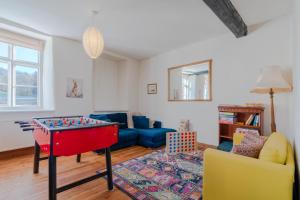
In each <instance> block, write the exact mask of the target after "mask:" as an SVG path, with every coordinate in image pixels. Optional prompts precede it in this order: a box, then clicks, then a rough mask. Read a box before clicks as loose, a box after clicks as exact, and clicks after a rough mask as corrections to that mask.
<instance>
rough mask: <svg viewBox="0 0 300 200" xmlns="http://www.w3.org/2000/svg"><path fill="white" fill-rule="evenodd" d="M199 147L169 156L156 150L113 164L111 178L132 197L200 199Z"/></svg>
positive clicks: (200, 153)
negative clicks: (186, 152) (194, 151)
mask: <svg viewBox="0 0 300 200" xmlns="http://www.w3.org/2000/svg"><path fill="white" fill-rule="evenodd" d="M202 157H203V156H202V151H199V152H196V153H189V154H183V153H180V154H177V155H174V156H170V155H167V154H165V153H164V151H156V152H153V153H151V154H147V155H145V156H143V157H139V158H135V159H132V160H129V161H126V162H123V163H120V164H117V165H114V167H113V182H114V184H115V185H116V186H117V187H118V188H119V189H120V190H122V191H123V192H125V193H127V194H128V195H129V196H130V197H131V198H132V199H138V200H150V199H164V200H176V199H185V200H188V199H190V200H192V199H200V198H201V194H202V174H203V165H202Z"/></svg>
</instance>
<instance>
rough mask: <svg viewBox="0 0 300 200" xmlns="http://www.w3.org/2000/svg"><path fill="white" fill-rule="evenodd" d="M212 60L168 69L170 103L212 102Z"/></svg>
mask: <svg viewBox="0 0 300 200" xmlns="http://www.w3.org/2000/svg"><path fill="white" fill-rule="evenodd" d="M211 68H212V60H204V61H199V62H194V63H190V64H185V65H179V66H176V67H172V68H169V69H168V81H169V95H168V96H169V97H168V100H169V101H211V100H212V92H211V90H212V89H211V82H212V81H211V77H212V75H211Z"/></svg>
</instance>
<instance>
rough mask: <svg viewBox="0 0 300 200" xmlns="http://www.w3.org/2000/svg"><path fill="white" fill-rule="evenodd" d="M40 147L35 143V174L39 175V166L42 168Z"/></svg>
mask: <svg viewBox="0 0 300 200" xmlns="http://www.w3.org/2000/svg"><path fill="white" fill-rule="evenodd" d="M40 152H41V149H40V145H39V144H38V143H37V142H36V141H35V143H34V160H33V173H34V174H37V173H39V166H40Z"/></svg>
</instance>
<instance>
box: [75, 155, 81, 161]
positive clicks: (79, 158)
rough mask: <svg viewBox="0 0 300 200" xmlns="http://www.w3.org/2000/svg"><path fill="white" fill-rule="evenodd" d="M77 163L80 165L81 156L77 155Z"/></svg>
mask: <svg viewBox="0 0 300 200" xmlns="http://www.w3.org/2000/svg"><path fill="white" fill-rule="evenodd" d="M76 161H77V162H78V163H80V161H81V154H77V158H76Z"/></svg>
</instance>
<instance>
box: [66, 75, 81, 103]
mask: <svg viewBox="0 0 300 200" xmlns="http://www.w3.org/2000/svg"><path fill="white" fill-rule="evenodd" d="M66 96H67V97H70V98H83V80H82V79H75V78H67V93H66Z"/></svg>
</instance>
